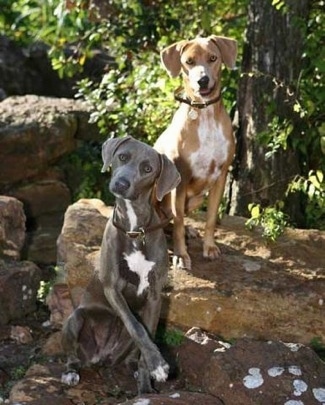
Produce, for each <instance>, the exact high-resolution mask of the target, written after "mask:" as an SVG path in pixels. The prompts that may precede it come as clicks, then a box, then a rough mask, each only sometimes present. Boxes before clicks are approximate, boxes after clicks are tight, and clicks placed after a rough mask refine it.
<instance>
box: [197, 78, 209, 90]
mask: <svg viewBox="0 0 325 405" xmlns="http://www.w3.org/2000/svg"><path fill="white" fill-rule="evenodd" d="M198 84H199V86H200V87H201V88H203V89H204V88H206V87H208V84H209V78H208V76H202V77H201V79H199V80H198Z"/></svg>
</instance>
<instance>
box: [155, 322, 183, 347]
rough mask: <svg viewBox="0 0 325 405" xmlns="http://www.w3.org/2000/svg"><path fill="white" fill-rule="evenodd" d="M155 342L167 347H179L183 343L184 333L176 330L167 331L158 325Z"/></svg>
mask: <svg viewBox="0 0 325 405" xmlns="http://www.w3.org/2000/svg"><path fill="white" fill-rule="evenodd" d="M156 341H157V342H158V343H160V344H166V345H168V346H180V345H181V344H182V343H183V341H184V333H183V332H182V331H181V330H179V329H177V328H170V329H167V328H166V327H165V326H164V325H161V324H160V325H159V326H158V329H157V333H156Z"/></svg>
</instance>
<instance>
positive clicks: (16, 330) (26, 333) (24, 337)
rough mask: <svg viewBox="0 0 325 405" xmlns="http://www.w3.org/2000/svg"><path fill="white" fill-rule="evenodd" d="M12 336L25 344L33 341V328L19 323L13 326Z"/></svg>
mask: <svg viewBox="0 0 325 405" xmlns="http://www.w3.org/2000/svg"><path fill="white" fill-rule="evenodd" d="M10 338H11V339H13V340H15V341H16V342H17V343H21V344H24V345H25V344H28V343H31V342H32V341H33V336H32V334H31V330H30V329H29V328H28V327H26V326H19V325H17V326H12V327H11V332H10Z"/></svg>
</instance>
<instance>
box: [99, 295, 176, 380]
mask: <svg viewBox="0 0 325 405" xmlns="http://www.w3.org/2000/svg"><path fill="white" fill-rule="evenodd" d="M104 293H105V296H106V298H107V300H108V302H109V303H110V305H111V306H112V308H113V309H114V310H115V312H116V314H117V315H118V316H119V317H120V318H121V320H122V322H123V324H124V326H125V328H126V329H127V331H128V333H129V334H130V336H131V338H132V340H133V341H134V342H135V344H136V345H137V347H138V348H139V349H140V352H141V355H142V356H143V358H144V360H145V362H146V365H147V367H148V370H149V372H150V375H151V376H152V377H153V378H154V379H156V380H157V381H166V379H167V377H168V370H169V366H168V364H167V363H166V362H165V360H164V359H163V357H162V356H161V354H160V352H159V349H158V347H157V346H156V345H155V344H154V343H153V342H152V341H151V339H150V337H149V335H148V333H147V331H146V329H145V327H144V326H143V325H142V324H141V322H139V321H138V320H137V319H136V317H135V316H134V315H133V313H132V311H131V310H130V308H129V306H128V304H127V302H126V301H125V299H124V297H123V295H122V294H121V293H120V292H118V291H117V290H116V289H115V288H110V287H105V288H104Z"/></svg>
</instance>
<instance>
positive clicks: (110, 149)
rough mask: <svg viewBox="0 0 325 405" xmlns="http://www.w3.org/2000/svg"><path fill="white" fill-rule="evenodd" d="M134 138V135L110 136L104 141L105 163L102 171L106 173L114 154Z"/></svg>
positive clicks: (103, 154)
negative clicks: (123, 144)
mask: <svg viewBox="0 0 325 405" xmlns="http://www.w3.org/2000/svg"><path fill="white" fill-rule="evenodd" d="M130 139H132V136H124V137H123V138H110V139H107V141H106V142H104V144H103V146H102V159H103V162H104V165H103V167H102V173H105V172H106V171H107V169H108V168H109V166H110V165H111V163H112V159H113V156H114V154H115V152H116V151H117V149H118V148H119V146H120V145H121V144H122V143H124V142H127V141H129V140H130Z"/></svg>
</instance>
